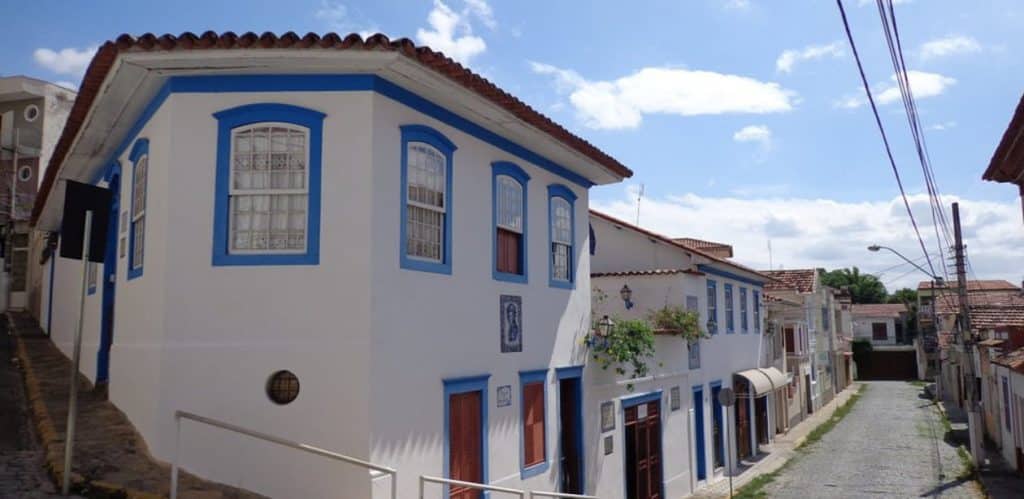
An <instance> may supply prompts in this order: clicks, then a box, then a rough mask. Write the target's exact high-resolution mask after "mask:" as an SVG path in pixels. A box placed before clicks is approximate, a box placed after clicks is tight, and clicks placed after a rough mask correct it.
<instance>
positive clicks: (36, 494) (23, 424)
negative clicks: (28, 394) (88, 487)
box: [0, 316, 59, 499]
mask: <svg viewBox="0 0 1024 499" xmlns="http://www.w3.org/2000/svg"><path fill="white" fill-rule="evenodd" d="M55 492H56V490H55V488H54V486H53V483H51V482H50V480H49V477H47V476H46V472H45V471H44V470H43V453H42V450H40V448H39V445H38V443H37V442H36V440H35V436H34V435H33V431H32V425H31V424H30V422H29V414H28V409H27V407H26V402H25V390H24V385H23V384H22V380H21V372H19V370H18V365H17V363H16V361H15V359H14V341H13V338H11V337H10V336H9V335H8V334H7V322H6V320H5V319H4V318H3V317H2V316H0V498H2V499H7V498H11V499H14V498H19V499H20V498H27V499H35V498H45V497H59V495H58V494H56V493H55Z"/></svg>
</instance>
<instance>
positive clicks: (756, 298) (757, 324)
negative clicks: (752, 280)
mask: <svg viewBox="0 0 1024 499" xmlns="http://www.w3.org/2000/svg"><path fill="white" fill-rule="evenodd" d="M750 295H751V297H752V298H753V302H754V303H753V305H754V332H755V333H760V332H761V292H760V291H758V290H756V289H754V290H751V292H750Z"/></svg>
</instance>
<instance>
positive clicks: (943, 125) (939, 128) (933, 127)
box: [928, 121, 956, 132]
mask: <svg viewBox="0 0 1024 499" xmlns="http://www.w3.org/2000/svg"><path fill="white" fill-rule="evenodd" d="M955 127H956V122H955V121H945V122H942V123H936V124H934V125H929V126H928V130H936V131H940V132H941V131H943V130H949V129H950V128H955Z"/></svg>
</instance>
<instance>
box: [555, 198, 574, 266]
mask: <svg viewBox="0 0 1024 499" xmlns="http://www.w3.org/2000/svg"><path fill="white" fill-rule="evenodd" d="M551 261H552V270H551V272H552V276H553V277H554V278H555V279H557V280H561V281H568V280H570V277H571V273H570V269H571V268H572V205H570V204H569V201H567V200H565V199H563V198H560V197H553V198H551Z"/></svg>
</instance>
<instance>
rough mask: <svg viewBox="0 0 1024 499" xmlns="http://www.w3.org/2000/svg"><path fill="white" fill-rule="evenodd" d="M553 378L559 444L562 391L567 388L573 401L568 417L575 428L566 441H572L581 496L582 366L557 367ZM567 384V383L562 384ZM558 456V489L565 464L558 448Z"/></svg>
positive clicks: (583, 468) (583, 477) (583, 486)
mask: <svg viewBox="0 0 1024 499" xmlns="http://www.w3.org/2000/svg"><path fill="white" fill-rule="evenodd" d="M555 378H556V379H558V400H559V415H558V435H559V439H558V440H559V443H560V444H561V443H562V442H563V441H564V440H565V439H563V438H562V432H563V431H564V429H563V427H562V414H561V410H562V405H561V400H562V390H563V389H565V388H567V389H569V390H571V393H569V395H570V397H571V399H572V400H573V405H574V406H575V407H574V411H573V413H572V414H570V415H569V417H570V418H571V419H573V424H572V426H574V427H575V430H574V431H573V434H572V435H568V437H569V438H568V440H571V441H572V446H573V448H574V450H575V453H576V467H577V470H576V479H577V480H578V481H577V482H576V483H578V484H579V490H580V493H581V494H585V493H586V490H587V481H586V466H585V465H584V459H583V458H584V455H583V366H571V367H557V368H555ZM563 382H567V383H563ZM559 449H560V450H559V455H558V465H559V466H558V472H559V477H560V478H559V483H560V488H561V486H564V483H565V480H563V477H561V473H563V468H564V467H565V463H563V456H564V455H565V452H564V450H562V449H561V445H560V446H559Z"/></svg>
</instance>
